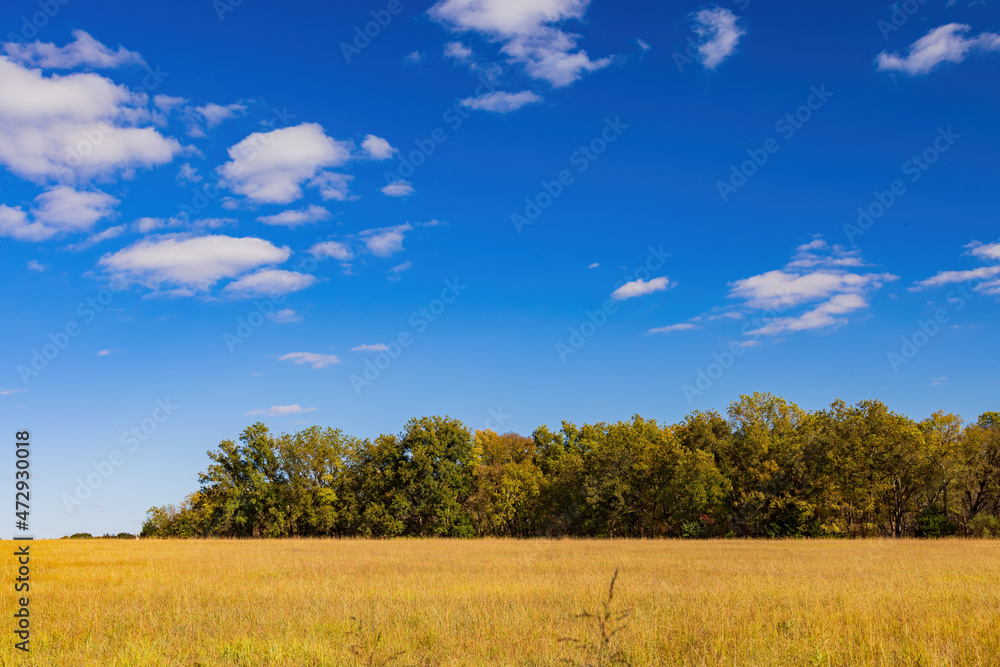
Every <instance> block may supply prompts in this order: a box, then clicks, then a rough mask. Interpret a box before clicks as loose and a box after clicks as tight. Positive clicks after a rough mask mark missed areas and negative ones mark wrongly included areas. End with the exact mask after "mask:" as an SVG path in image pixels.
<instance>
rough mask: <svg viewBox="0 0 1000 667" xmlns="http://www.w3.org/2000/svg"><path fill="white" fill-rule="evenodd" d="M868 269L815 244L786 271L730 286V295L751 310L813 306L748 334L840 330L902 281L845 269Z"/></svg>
mask: <svg viewBox="0 0 1000 667" xmlns="http://www.w3.org/2000/svg"><path fill="white" fill-rule="evenodd" d="M864 265H865V263H864V261H863V260H862V259H861V258H860V256H859V255H858V254H857V253H856V252H854V251H847V250H845V249H843V248H841V247H839V246H834V247H832V248H831V247H829V246H828V245H827V244H826V243H825V242H824V241H823V240H822V239H816V240H814V241H812V242H810V243H807V244H805V245H801V246H799V247H798V248H797V249H796V253H795V255H794V257H793V258H792V261H790V262H789V263H788V264H787V265H785V267H784V268H782V269H777V270H774V271H767V272H765V273H762V274H759V275H756V276H751V277H749V278H744V279H742V280H737V281H735V282H733V283H730V292H729V296H730V298H736V299H742V300H743V301H744V302H745V305H746V306H747V307H749V308H752V309H761V310H769V311H775V312H776V313H777V312H786V311H788V310H790V309H792V308H795V307H797V306H802V305H810V306H811V307H810V308H809V309H808V310H806V311H805V312H802V313H800V314H798V315H789V316H784V317H771V318H769V319H768V321H767V322H766V323H764V324H762V325H761V326H760V327H758V328H757V329H755V330H753V331H749V332H748V335H767V336H773V335H777V334H779V333H783V332H790V331H804V330H808V329H822V328H826V327H832V326H840V325H843V324H846V323H847V319H846V318H844V317H843V315H846V314H848V313H851V312H853V311H856V310H861V309H863V308H867V307H868V295H869V294H870V293H871V292H872V291H874V290H876V289H879V288H880V287H882V285H883V284H884V283H886V282H889V281H892V280H896V279H898V276H894V275H892V274H890V273H865V274H862V273H852V272H851V271H849V270H847V268H845V267H854V266H864Z"/></svg>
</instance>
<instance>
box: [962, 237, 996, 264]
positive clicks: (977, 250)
mask: <svg viewBox="0 0 1000 667" xmlns="http://www.w3.org/2000/svg"><path fill="white" fill-rule="evenodd" d="M966 247H967V248H971V250H969V254H970V255H972V256H973V257H978V258H979V259H981V260H983V261H987V260H993V261H997V262H1000V243H989V244H986V243H980V242H979V241H973V242H972V243H970V244H969V245H967V246H966Z"/></svg>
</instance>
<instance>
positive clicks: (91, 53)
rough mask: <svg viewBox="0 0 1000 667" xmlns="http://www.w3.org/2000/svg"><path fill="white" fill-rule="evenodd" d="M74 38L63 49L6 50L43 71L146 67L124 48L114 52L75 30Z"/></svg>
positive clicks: (36, 45) (35, 45)
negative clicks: (81, 67) (77, 68)
mask: <svg viewBox="0 0 1000 667" xmlns="http://www.w3.org/2000/svg"><path fill="white" fill-rule="evenodd" d="M73 37H74V40H75V41H72V42H70V43H69V44H67V45H66V46H61V47H60V46H56V45H55V44H51V43H44V42H31V43H28V44H18V43H17V42H8V43H6V44H4V45H3V47H4V51H5V52H6V53H7V57H8V58H10V59H11V60H13V61H15V62H19V63H22V64H24V65H30V66H32V67H41V68H43V69H72V68H74V67H80V66H82V65H85V66H87V67H93V68H100V69H106V68H111V67H118V66H119V65H142V64H143V60H142V56H140V55H139V54H138V53H134V52H132V51H129V50H128V49H126V48H125V47H124V46H121V45H119V46H118V50H117V51H112V50H111V49H109V48H108V47H106V46H104V45H103V44H101V43H100V42H99V41H97V40H96V39H94V38H93V37H91V36H90V35H89V34H87V33H86V32H84V31H83V30H74V31H73Z"/></svg>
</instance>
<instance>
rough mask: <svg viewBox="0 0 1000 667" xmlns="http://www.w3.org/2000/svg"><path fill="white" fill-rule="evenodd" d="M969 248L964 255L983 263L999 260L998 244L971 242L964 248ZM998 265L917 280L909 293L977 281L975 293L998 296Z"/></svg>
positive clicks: (999, 287) (999, 249)
mask: <svg viewBox="0 0 1000 667" xmlns="http://www.w3.org/2000/svg"><path fill="white" fill-rule="evenodd" d="M965 247H966V248H969V251H968V252H967V253H966V254H968V255H972V256H973V257H976V258H977V259H979V260H981V261H983V262H992V261H998V260H1000V243H982V242H980V241H973V242H972V243H969V244H968V245H966V246H965ZM998 276H1000V265H996V264H988V265H986V266H981V267H979V268H975V269H968V270H964V271H940V272H938V273H937V274H935V275H933V276H931V277H930V278H927V279H925V280H919V281H917V282H915V283H914V284H913V286H911V287H910V288H909V289H910V291H914V292H915V291H918V290H921V289H924V288H927V287H941V286H942V285H951V284H953V283H967V282H973V281H978V283H977V284H976V286H975V288H974V289H975V290H976V291H977V292H982V293H984V294H990V295H1000V279H998Z"/></svg>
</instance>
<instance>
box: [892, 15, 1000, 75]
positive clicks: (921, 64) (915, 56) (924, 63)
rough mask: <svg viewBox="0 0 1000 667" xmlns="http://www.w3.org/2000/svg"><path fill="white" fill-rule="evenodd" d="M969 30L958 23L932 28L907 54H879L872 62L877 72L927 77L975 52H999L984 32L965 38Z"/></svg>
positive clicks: (997, 40)
mask: <svg viewBox="0 0 1000 667" xmlns="http://www.w3.org/2000/svg"><path fill="white" fill-rule="evenodd" d="M970 29H971V27H970V26H968V25H964V24H962V23H948V24H947V25H943V26H940V27H938V28H934V29H933V30H931V31H930V32H928V33H927V34H926V35H924V36H923V37H921V38H920V39H918V40H917V41H915V42H913V44H911V45H910V53H909V54H908V55H906V56H900V55H898V54H895V53H892V54H890V53H888V52H886V51H883V52H882V53H880V54H878V56H877V57H876V58H875V62H877V63H878V69H879V71H883V72H903V73H905V74H910V75H912V76H917V75H918V74H927V73H928V72H930V71H931V70H932V69H934V68H935V67H937V66H938V65H940V64H941V63H945V62H949V63H960V62H962V61H964V60H965V59H966V58H967V57H968V56H969V54H970V53H973V52H975V51H1000V35H998V34H996V33H992V32H984V33H981V34H979V35H976V36H975V37H966V36H965V34H966V33H967V32H969V30H970Z"/></svg>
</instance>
